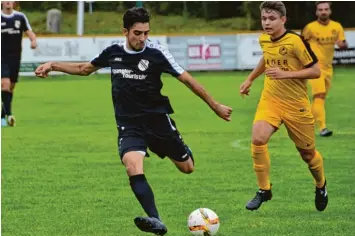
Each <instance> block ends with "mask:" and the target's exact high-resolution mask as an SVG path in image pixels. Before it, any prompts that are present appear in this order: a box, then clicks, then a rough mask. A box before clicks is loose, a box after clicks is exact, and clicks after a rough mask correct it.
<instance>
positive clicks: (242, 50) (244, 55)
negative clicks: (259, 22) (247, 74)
mask: <svg viewBox="0 0 355 236" xmlns="http://www.w3.org/2000/svg"><path fill="white" fill-rule="evenodd" d="M260 35H261V34H260V33H255V34H240V35H238V39H237V42H238V49H237V62H238V65H237V69H239V70H245V69H253V68H254V67H255V66H256V65H257V64H258V63H259V60H260V58H261V56H262V55H263V52H262V50H261V48H260V44H259V37H260Z"/></svg>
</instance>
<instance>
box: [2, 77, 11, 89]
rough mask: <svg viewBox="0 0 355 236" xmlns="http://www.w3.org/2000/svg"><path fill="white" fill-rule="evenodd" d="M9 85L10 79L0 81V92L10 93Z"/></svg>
mask: <svg viewBox="0 0 355 236" xmlns="http://www.w3.org/2000/svg"><path fill="white" fill-rule="evenodd" d="M10 84H11V82H10V79H8V78H5V79H1V90H2V91H9V92H10Z"/></svg>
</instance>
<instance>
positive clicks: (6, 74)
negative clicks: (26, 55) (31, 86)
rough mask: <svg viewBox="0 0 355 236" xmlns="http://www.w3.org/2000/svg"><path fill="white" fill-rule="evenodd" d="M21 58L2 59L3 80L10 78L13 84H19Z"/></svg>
mask: <svg viewBox="0 0 355 236" xmlns="http://www.w3.org/2000/svg"><path fill="white" fill-rule="evenodd" d="M20 62H21V58H5V59H3V58H1V79H4V78H10V81H11V82H12V83H17V82H18V73H19V71H20Z"/></svg>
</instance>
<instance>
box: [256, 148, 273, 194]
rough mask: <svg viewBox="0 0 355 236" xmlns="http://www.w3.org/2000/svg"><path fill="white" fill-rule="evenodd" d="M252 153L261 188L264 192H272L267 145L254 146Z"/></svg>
mask: <svg viewBox="0 0 355 236" xmlns="http://www.w3.org/2000/svg"><path fill="white" fill-rule="evenodd" d="M251 152H252V157H253V167H254V171H255V174H256V177H257V179H258V185H259V188H260V189H262V190H270V188H271V186H270V157H269V152H268V150H267V145H262V146H256V145H254V144H252V145H251Z"/></svg>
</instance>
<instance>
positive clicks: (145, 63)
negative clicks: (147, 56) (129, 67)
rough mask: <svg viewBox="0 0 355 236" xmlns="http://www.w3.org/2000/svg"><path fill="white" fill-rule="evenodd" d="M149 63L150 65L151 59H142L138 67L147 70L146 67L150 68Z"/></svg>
mask: <svg viewBox="0 0 355 236" xmlns="http://www.w3.org/2000/svg"><path fill="white" fill-rule="evenodd" d="M148 65H149V61H148V60H144V59H142V60H140V62H139V63H138V69H140V70H141V71H145V70H146V69H148Z"/></svg>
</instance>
